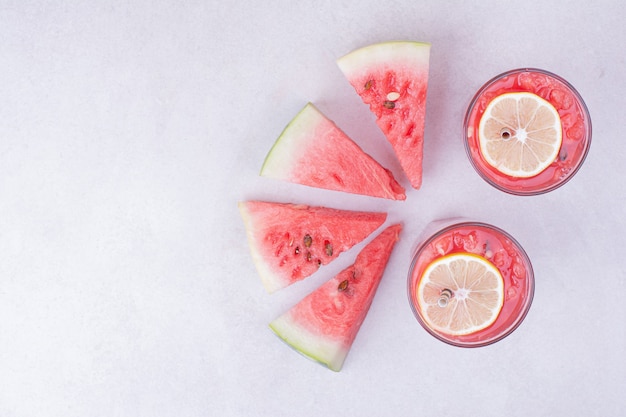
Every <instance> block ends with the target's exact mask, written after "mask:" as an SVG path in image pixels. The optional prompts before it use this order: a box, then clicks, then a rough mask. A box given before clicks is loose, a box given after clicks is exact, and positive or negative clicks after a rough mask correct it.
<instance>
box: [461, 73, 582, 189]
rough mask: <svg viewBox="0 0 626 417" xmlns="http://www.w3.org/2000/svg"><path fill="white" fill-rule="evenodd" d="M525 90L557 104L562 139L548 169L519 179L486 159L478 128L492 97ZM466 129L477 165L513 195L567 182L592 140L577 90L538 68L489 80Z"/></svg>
mask: <svg viewBox="0 0 626 417" xmlns="http://www.w3.org/2000/svg"><path fill="white" fill-rule="evenodd" d="M524 91H525V92H530V93H534V94H536V95H538V96H540V97H541V98H543V99H545V100H547V101H548V102H550V104H552V106H554V108H555V109H556V110H557V112H558V113H559V116H560V118H561V125H562V137H563V141H562V145H561V149H560V151H559V155H558V157H557V158H556V159H555V161H554V162H553V163H552V164H551V165H550V166H549V167H548V168H546V169H545V170H543V171H542V172H541V173H539V174H538V175H535V176H533V177H529V178H516V177H512V176H508V175H506V174H503V173H502V172H500V171H498V170H497V169H496V168H494V167H492V166H491V165H489V164H488V163H487V162H486V161H485V159H484V158H483V156H482V154H481V151H480V139H479V136H478V127H479V123H480V119H481V117H482V115H483V113H484V111H485V109H486V107H487V105H488V104H489V102H491V100H493V99H494V98H496V97H497V96H499V95H501V94H505V93H513V92H524ZM465 129H466V135H467V137H466V148H467V151H468V154H469V156H470V159H471V161H472V164H473V165H474V167H475V168H476V169H477V170H478V171H479V173H480V174H481V175H482V176H483V177H484V178H485V179H486V180H487V181H488V182H490V183H492V184H493V185H494V186H496V187H497V188H500V189H502V190H504V191H508V192H511V193H514V194H527V193H529V194H535V193H541V192H546V191H550V190H552V189H554V188H556V187H558V186H560V185H562V184H563V183H565V182H566V181H567V180H568V179H569V178H570V177H571V176H572V175H573V174H574V173H575V172H576V171H577V170H578V168H579V167H580V165H581V164H582V162H583V161H584V159H585V157H586V154H587V151H588V149H589V145H590V140H591V120H590V117H589V113H588V111H587V108H586V106H585V103H584V101H583V100H582V98H581V97H580V95H579V94H578V92H577V91H576V90H575V89H574V88H573V87H572V86H571V85H569V83H567V82H566V81H565V80H563V79H562V78H560V77H558V76H556V75H555V74H551V73H549V72H547V71H543V70H535V69H522V70H514V71H510V72H507V73H505V74H502V75H501V76H499V77H496V78H494V79H493V80H492V81H490V82H488V83H487V84H486V85H485V86H484V87H483V88H482V89H481V90H480V91H479V92H478V93H477V94H476V96H475V97H474V99H473V101H472V104H471V105H470V108H469V110H468V113H467V115H466V119H465Z"/></svg>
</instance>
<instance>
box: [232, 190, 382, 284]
mask: <svg viewBox="0 0 626 417" xmlns="http://www.w3.org/2000/svg"><path fill="white" fill-rule="evenodd" d="M238 206H239V211H240V213H241V216H242V217H243V220H244V224H245V227H246V234H247V237H248V243H249V245H250V251H251V252H252V259H253V261H254V264H255V266H256V269H257V271H258V273H259V275H260V276H261V281H262V283H263V286H264V287H265V289H266V290H267V292H269V293H272V292H274V291H276V290H279V289H281V288H284V287H286V286H288V285H291V284H293V283H295V282H297V281H300V280H302V279H304V278H306V277H308V276H310V275H312V274H313V273H314V272H316V271H317V270H318V269H319V268H320V267H321V266H322V265H326V264H328V263H329V262H331V261H333V260H334V259H336V258H337V256H339V254H340V253H342V252H345V251H347V250H348V249H350V248H351V247H352V246H354V245H356V244H357V243H359V242H361V241H363V240H364V239H365V238H366V237H367V236H369V235H370V234H371V233H372V232H373V231H374V230H376V229H377V228H378V227H380V226H381V225H382V224H383V223H384V222H385V219H386V218H387V214H386V213H374V212H363V211H349V210H338V209H333V208H328V207H311V206H306V205H296V204H290V203H272V202H265V201H246V202H240V203H239V204H238Z"/></svg>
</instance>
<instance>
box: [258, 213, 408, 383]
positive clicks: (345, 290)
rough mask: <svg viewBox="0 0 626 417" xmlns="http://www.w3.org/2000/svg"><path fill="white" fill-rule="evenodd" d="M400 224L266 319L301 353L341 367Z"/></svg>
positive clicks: (329, 365)
mask: <svg viewBox="0 0 626 417" xmlns="http://www.w3.org/2000/svg"><path fill="white" fill-rule="evenodd" d="M401 230H402V226H401V225H399V224H397V225H393V226H389V227H388V228H387V229H385V230H384V231H383V232H382V233H381V234H380V235H378V236H377V237H376V238H374V239H373V240H372V241H371V242H370V243H369V244H368V245H367V246H365V248H364V249H363V250H362V251H361V252H360V253H359V255H358V256H357V258H356V261H355V262H354V264H353V265H352V266H349V267H348V268H346V269H344V270H343V271H342V272H340V273H339V274H337V276H335V277H334V278H332V279H331V280H330V281H328V282H326V283H325V284H323V285H322V286H321V287H319V288H318V289H317V290H315V291H313V292H312V293H310V294H309V295H308V296H306V297H305V298H304V299H303V300H302V301H300V302H299V303H298V304H296V305H295V306H294V307H292V308H291V309H290V310H289V311H287V312H286V313H284V314H283V315H281V316H280V317H278V318H277V319H276V320H274V321H272V322H271V323H270V328H271V329H272V330H273V331H274V332H275V333H276V334H277V335H278V336H279V337H280V338H282V339H283V340H284V341H285V342H286V343H288V344H289V345H291V346H292V347H293V348H294V349H296V350H297V351H299V352H300V353H302V354H304V355H305V356H307V357H309V358H311V359H314V360H316V361H318V362H320V363H322V364H324V365H326V366H327V367H328V368H330V369H332V370H333V371H340V370H341V367H342V366H343V363H344V360H345V358H346V356H347V355H348V352H349V350H350V347H351V346H352V342H354V339H355V337H356V335H357V333H358V331H359V328H360V327H361V323H363V320H365V316H366V315H367V312H368V310H369V308H370V305H371V304H372V299H373V298H374V295H375V294H376V289H377V288H378V284H379V283H380V279H381V278H382V276H383V272H384V270H385V267H386V266H387V261H388V260H389V256H390V254H391V251H392V249H393V247H394V245H395V243H396V241H397V240H398V236H399V234H400V231H401Z"/></svg>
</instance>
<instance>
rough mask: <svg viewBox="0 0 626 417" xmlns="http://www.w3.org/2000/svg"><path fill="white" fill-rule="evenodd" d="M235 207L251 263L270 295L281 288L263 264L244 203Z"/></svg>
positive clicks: (264, 263) (266, 265)
mask: <svg viewBox="0 0 626 417" xmlns="http://www.w3.org/2000/svg"><path fill="white" fill-rule="evenodd" d="M237 207H238V208H239V213H240V214H241V218H242V219H243V223H244V227H245V230H246V235H247V238H248V246H249V248H250V254H251V256H252V262H253V263H254V266H255V267H256V270H257V272H258V274H259V276H260V277H261V283H262V284H263V288H265V290H266V291H267V292H268V293H270V294H271V293H273V292H275V291H277V290H279V289H281V288H283V286H282V285H280V284H279V283H278V282H277V280H276V278H275V277H274V273H273V272H272V270H271V269H270V267H269V264H267V263H266V262H265V260H264V257H263V254H261V252H259V250H258V248H257V246H256V237H255V236H254V232H253V230H254V224H253V222H252V217H251V216H250V213H249V212H248V208H247V207H246V203H245V202H243V201H240V202H238V203H237Z"/></svg>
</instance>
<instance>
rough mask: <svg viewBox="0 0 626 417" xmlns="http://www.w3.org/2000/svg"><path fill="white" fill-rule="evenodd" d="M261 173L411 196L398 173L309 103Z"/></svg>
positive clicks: (357, 191)
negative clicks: (399, 180)
mask: <svg viewBox="0 0 626 417" xmlns="http://www.w3.org/2000/svg"><path fill="white" fill-rule="evenodd" d="M261 175H262V176H264V177H269V178H276V179H280V180H283V181H289V182H293V183H296V184H302V185H308V186H310V187H317V188H324V189H327V190H334V191H343V192H347V193H352V194H362V195H367V196H371V197H380V198H388V199H392V200H405V199H406V194H405V193H404V188H403V187H402V186H401V185H400V184H398V182H397V181H396V179H395V178H394V177H393V174H392V173H391V171H389V170H388V169H386V168H384V167H383V166H382V165H380V164H379V163H378V162H377V161H375V160H374V159H373V158H372V157H371V156H370V155H368V154H367V153H365V152H364V151H363V150H362V149H361V148H360V147H359V146H358V145H357V144H356V143H355V142H354V141H353V140H352V139H350V138H349V137H348V136H347V135H346V134H345V133H344V132H343V131H342V130H341V129H339V127H337V125H336V124H335V123H334V122H332V121H331V120H330V119H328V118H327V117H326V116H325V115H324V114H322V112H320V111H319V110H318V109H317V108H316V107H315V106H314V105H313V104H311V103H308V104H307V105H306V106H304V108H303V109H302V110H301V111H300V112H299V113H298V114H297V115H296V116H295V117H294V118H293V119H292V120H291V122H289V124H288V125H287V127H285V129H284V130H283V132H282V133H281V135H280V136H279V137H278V139H277V140H276V142H275V143H274V146H273V147H272V149H271V150H270V152H269V153H268V154H267V157H266V158H265V162H264V163H263V167H262V168H261Z"/></svg>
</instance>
